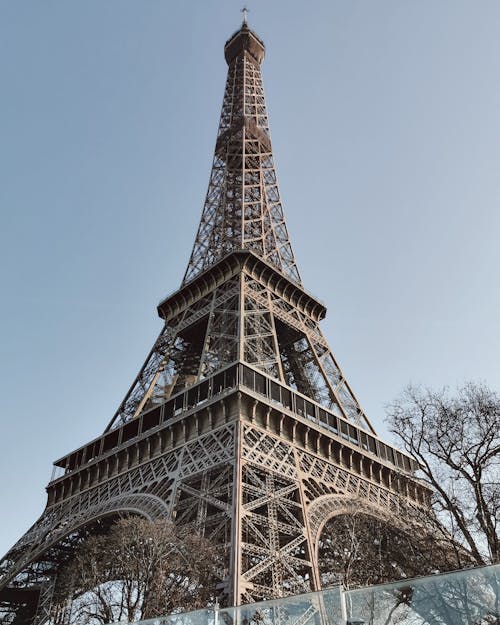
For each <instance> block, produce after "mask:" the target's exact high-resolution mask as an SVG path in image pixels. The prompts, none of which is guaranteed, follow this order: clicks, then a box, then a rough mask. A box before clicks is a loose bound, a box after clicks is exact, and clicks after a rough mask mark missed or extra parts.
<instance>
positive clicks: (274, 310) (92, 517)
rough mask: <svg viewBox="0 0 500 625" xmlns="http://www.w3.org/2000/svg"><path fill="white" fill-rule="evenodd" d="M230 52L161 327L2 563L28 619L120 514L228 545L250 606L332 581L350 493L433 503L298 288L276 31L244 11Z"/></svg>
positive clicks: (236, 587)
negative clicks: (195, 207) (277, 88)
mask: <svg viewBox="0 0 500 625" xmlns="http://www.w3.org/2000/svg"><path fill="white" fill-rule="evenodd" d="M225 56H226V60H227V62H228V65H229V69H228V77H227V82H226V88H225V92H224V101H223V106H222V114H221V120H220V125H219V132H218V136H217V143H216V148H215V156H214V162H213V167H212V172H211V175H210V182H209V188H208V193H207V197H206V201H205V205H204V208H203V213H202V217H201V222H200V227H199V229H198V233H197V236H196V240H195V244H194V247H193V251H192V254H191V258H190V260H189V263H188V267H187V270H186V274H185V276H184V280H183V282H182V285H181V287H180V289H179V290H178V291H176V292H175V293H174V294H173V295H171V296H170V297H168V298H167V299H166V300H164V301H163V302H162V303H161V304H160V305H159V307H158V312H159V314H160V316H161V318H162V319H163V320H164V322H165V325H164V327H163V329H162V331H161V332H160V334H159V337H158V339H157V340H156V342H155V344H154V346H153V348H152V350H151V352H150V353H149V355H148V357H147V359H146V362H145V363H144V365H143V367H142V368H141V370H140V372H139V374H138V375H137V377H136V379H135V380H134V383H133V384H132V386H131V388H130V390H129V392H128V393H127V395H126V396H125V398H124V400H123V402H122V403H121V404H120V406H119V409H118V411H117V412H116V414H115V415H114V417H113V419H112V420H111V422H110V424H109V425H108V427H107V428H106V430H105V432H104V434H103V435H102V436H101V437H100V438H98V439H96V440H94V441H91V442H90V443H88V444H87V445H85V446H83V447H82V448H80V449H78V450H75V451H74V452H71V453H70V454H68V455H67V456H65V457H64V458H62V459H60V460H58V461H56V463H55V465H56V469H57V470H58V471H60V473H59V474H57V475H55V476H54V478H53V480H52V481H51V482H50V483H49V486H48V489H47V490H48V503H47V507H46V509H45V511H44V512H43V514H42V516H41V517H40V519H39V520H38V521H37V522H36V523H35V524H34V525H33V526H32V527H31V529H30V530H29V531H28V532H26V534H25V535H24V536H23V537H22V538H21V539H20V540H19V541H18V542H17V543H16V545H14V547H13V548H12V549H11V550H10V551H9V553H8V554H7V555H6V556H5V557H4V558H3V559H2V560H1V561H0V612H1V611H2V610H3V611H4V612H5V611H6V610H7V611H8V606H9V601H10V605H11V606H12V605H14V603H16V601H17V604H16V605H18V606H20V607H19V610H18V617H19V618H21V621H22V618H25V622H30V624H32V625H43V624H44V623H45V622H46V621H47V619H48V616H49V615H51V614H52V613H53V612H51V611H53V609H54V607H53V606H52V589H53V585H54V580H55V579H56V576H57V571H58V569H59V568H60V566H61V565H62V564H64V562H65V561H66V560H67V559H68V558H70V557H71V554H72V553H73V552H74V549H75V548H76V546H77V545H78V544H80V542H81V541H82V540H85V538H86V537H87V536H88V535H89V533H90V534H91V533H93V532H95V531H105V530H106V527H107V525H106V523H108V524H109V523H110V522H111V520H112V519H113V515H119V514H122V513H128V514H138V515H142V516H144V517H146V518H149V519H155V518H162V517H167V518H171V519H173V520H175V522H176V523H178V524H181V525H187V526H192V527H193V528H194V529H196V530H197V531H199V532H202V533H204V534H205V535H206V536H209V537H211V538H212V539H213V540H214V541H216V542H218V543H219V544H221V545H223V546H224V547H225V550H226V555H227V558H226V570H225V574H224V582H223V588H222V591H221V592H222V594H223V597H221V599H222V600H223V601H225V602H226V603H233V604H239V603H241V602H251V601H256V600H260V599H266V598H270V597H279V596H282V595H286V594H293V593H299V592H303V591H308V590H313V589H318V588H319V586H320V577H319V571H318V566H317V553H316V552H317V547H318V544H319V538H320V533H321V528H322V524H323V523H324V521H325V520H326V519H327V518H329V517H331V516H332V515H335V514H340V513H342V511H345V510H346V509H347V508H348V507H349V506H351V507H352V506H353V505H356V506H358V507H359V508H362V509H364V510H370V511H371V512H372V513H373V514H375V515H378V516H380V515H386V516H389V515H391V516H392V517H394V518H397V519H399V521H398V522H401V523H404V519H405V518H408V517H410V516H411V517H415V516H418V514H419V510H420V509H421V508H422V506H424V507H425V506H426V505H428V498H429V493H428V491H427V490H426V488H425V487H424V486H422V484H420V483H419V482H418V481H417V480H415V478H414V477H413V471H414V469H415V467H416V465H415V463H414V462H413V461H412V460H411V459H409V458H408V457H406V456H404V454H401V452H398V451H396V450H394V449H393V448H391V447H390V446H388V445H386V444H384V443H382V441H380V439H378V438H377V436H376V434H375V432H374V430H373V427H372V426H371V424H370V422H369V421H368V419H367V417H366V415H365V414H364V412H363V410H362V409H361V407H360V405H359V402H358V401H357V399H356V397H355V396H354V394H353V392H352V390H351V388H350V386H349V384H348V383H347V381H346V379H345V377H344V375H343V374H342V371H341V369H340V367H339V366H338V364H337V362H336V360H335V358H334V356H333V353H332V352H331V350H330V348H329V346H328V343H327V341H326V339H325V338H324V336H323V334H322V332H321V329H320V325H319V324H320V321H321V320H322V319H323V317H324V315H325V313H326V309H325V308H324V306H323V305H322V304H321V303H320V302H318V301H317V300H315V299H314V298H313V297H312V296H311V295H309V294H308V293H307V292H306V291H305V290H304V289H303V287H302V284H301V280H300V276H299V272H298V269H297V266H296V263H295V259H294V255H293V252H292V248H291V245H290V241H289V237H288V233H287V228H286V224H285V220H284V216H283V209H282V205H281V200H280V195H279V190H278V185H277V179H276V172H275V169H274V161H273V155H272V149H271V140H270V135H269V125H268V118H267V112H266V104H265V99H264V92H263V87H262V78H261V71H260V64H261V62H262V59H263V57H264V45H263V43H262V42H261V41H260V39H259V38H258V37H257V36H256V35H255V33H253V32H252V31H250V30H249V29H248V27H247V25H246V24H243V26H242V27H241V29H240V30H239V31H238V32H237V33H235V34H234V35H233V37H231V39H230V40H229V41H228V42H227V43H226V46H225ZM12 609H14V608H12ZM58 609H59V610H61V609H66V608H61V607H60V606H59V608H58ZM22 611H24V612H22ZM21 612H22V613H23V614H29V615H30V616H29V618H28V617H21V616H19V614H21ZM314 613H315V612H314V610H313V612H312V613H311V615H309V616H310V617H311V618H312V617H313V615H314ZM309 616H308V618H309ZM0 617H1V614H0ZM26 619H28V620H26ZM30 619H31V620H30ZM61 619H62V616H61ZM306 620H307V619H306ZM304 622H305V621H304Z"/></svg>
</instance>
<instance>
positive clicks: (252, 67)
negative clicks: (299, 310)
mask: <svg viewBox="0 0 500 625" xmlns="http://www.w3.org/2000/svg"><path fill="white" fill-rule="evenodd" d="M244 11H246V9H244ZM264 54H265V46H264V43H263V42H262V40H261V39H260V38H259V37H258V36H257V35H256V34H255V33H254V32H253V31H252V30H250V29H249V28H248V26H247V22H246V13H244V20H243V24H242V26H241V28H240V29H239V30H238V31H237V32H235V33H234V35H233V36H232V37H231V38H230V39H229V40H228V41H227V42H226V45H225V47H224V56H225V58H226V62H227V64H228V73H227V80H226V88H225V91H224V99H223V103H222V112H221V116H220V122H219V130H218V133H217V140H216V144H215V154H214V159H213V164H212V171H211V174H210V180H209V184H208V191H207V195H206V199H205V204H204V207H203V212H202V216H201V220H200V225H199V228H198V232H197V235H196V239H195V242H194V246H193V250H192V253H191V257H190V259H189V263H188V266H187V269H186V273H185V275H184V281H183V284H186V283H188V282H189V281H190V280H192V279H193V278H194V277H196V276H197V275H198V274H199V273H201V272H202V271H204V270H206V269H207V268H208V267H210V266H211V265H213V264H214V263H216V262H217V261H219V260H220V259H221V258H222V257H224V256H225V255H226V254H229V253H230V252H232V251H235V250H251V251H252V252H254V253H255V254H257V255H258V256H259V257H261V258H262V259H263V260H265V261H266V262H268V263H270V264H272V265H273V266H274V267H275V268H276V269H277V270H278V271H280V272H281V273H283V274H284V275H285V276H287V277H288V278H289V279H291V280H292V281H294V282H295V283H297V284H300V283H301V280H300V275H299V271H298V268H297V265H296V262H295V257H294V254H293V251H292V246H291V244H290V240H289V237H288V230H287V227H286V223H285V218H284V215H283V206H282V203H281V198H280V193H279V188H278V181H277V177H276V170H275V166H274V158H273V151H272V146H271V136H270V132H269V122H268V115H267V108H266V101H265V97H264V88H263V85H262V75H261V64H262V61H263V59H264Z"/></svg>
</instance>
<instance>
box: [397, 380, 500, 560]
mask: <svg viewBox="0 0 500 625" xmlns="http://www.w3.org/2000/svg"><path fill="white" fill-rule="evenodd" d="M388 422H389V426H390V429H391V431H392V432H393V433H394V434H396V436H397V438H398V439H399V440H400V441H401V442H402V445H403V447H404V449H405V450H406V451H407V452H408V453H409V454H411V455H412V456H413V457H414V458H416V460H418V462H419V463H420V467H421V470H420V475H419V477H421V478H422V479H423V480H424V481H425V482H427V484H429V486H431V488H432V489H433V491H434V497H433V503H432V511H433V513H434V514H435V518H434V517H431V516H430V518H429V520H430V522H433V523H434V526H435V528H436V531H437V532H439V531H441V533H442V536H443V537H446V536H448V538H449V544H450V546H451V547H452V548H454V550H455V556H456V562H457V566H456V568H461V567H463V566H466V565H467V564H469V563H470V561H471V560H472V562H473V563H474V564H477V565H484V564H488V563H494V562H498V561H500V542H499V534H498V530H499V527H500V398H499V397H498V396H497V395H496V394H495V393H494V392H493V391H491V390H490V389H488V388H487V387H486V386H484V385H481V384H474V383H469V384H466V385H465V386H463V387H461V388H459V389H458V391H457V393H456V395H450V393H449V391H448V390H447V389H443V390H441V391H433V390H429V389H422V388H415V387H412V386H409V387H408V388H407V389H406V390H405V391H404V392H403V393H402V395H401V396H400V397H399V398H398V399H396V400H395V401H394V402H393V403H392V404H391V405H390V406H389V409H388ZM436 520H438V521H440V522H441V523H442V524H443V525H444V527H445V528H446V530H447V532H444V531H443V530H442V529H440V527H442V526H440V525H439V523H438V522H436ZM457 541H458V543H460V544H461V545H463V546H464V547H465V548H466V550H467V552H468V553H465V552H464V550H462V549H460V548H457V546H456V545H457Z"/></svg>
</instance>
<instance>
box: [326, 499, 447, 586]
mask: <svg viewBox="0 0 500 625" xmlns="http://www.w3.org/2000/svg"><path fill="white" fill-rule="evenodd" d="M318 556H319V566H320V572H321V576H322V583H323V586H329V585H332V584H339V583H341V584H342V585H343V586H344V588H356V587H359V586H368V585H372V584H381V583H387V582H392V581H396V580H401V579H404V578H410V577H415V576H419V575H429V574H431V573H434V572H436V571H437V570H440V571H447V570H449V569H451V568H454V564H455V562H454V554H453V552H451V551H450V549H449V545H448V544H447V543H445V541H443V540H442V539H441V537H440V536H436V535H435V534H434V532H433V531H431V530H430V528H429V526H428V525H426V524H423V523H422V522H421V519H411V518H408V520H407V522H406V524H405V525H402V524H396V523H395V522H394V521H391V520H388V519H384V518H375V517H374V516H371V515H368V514H366V513H364V512H363V511H362V510H359V509H358V510H356V509H355V506H353V511H352V512H350V513H345V514H342V515H339V516H337V517H334V518H332V519H331V520H330V521H328V522H327V523H326V525H325V527H324V529H323V532H322V534H321V542H320V546H319V550H318Z"/></svg>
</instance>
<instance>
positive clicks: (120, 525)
mask: <svg viewBox="0 0 500 625" xmlns="http://www.w3.org/2000/svg"><path fill="white" fill-rule="evenodd" d="M220 562H221V559H220V557H219V554H218V550H217V549H216V548H215V547H214V546H213V545H212V544H211V543H210V542H209V541H208V540H207V539H205V538H202V537H201V536H199V535H197V534H196V533H193V532H191V533H188V532H187V531H181V530H179V528H177V527H175V526H174V524H173V523H171V522H169V521H166V520H161V521H155V522H151V521H147V520H145V519H142V518H138V517H131V518H126V519H121V520H119V521H117V522H116V523H115V524H114V525H113V526H112V527H111V530H110V531H109V533H108V534H106V535H98V536H91V537H90V538H88V539H87V540H86V541H85V542H84V543H83V544H82V545H81V546H80V547H79V548H78V550H77V551H76V553H75V556H74V557H73V558H72V560H71V561H70V562H69V563H68V565H67V566H66V567H65V568H64V569H63V570H62V571H61V573H60V575H59V577H58V586H57V600H58V603H59V605H60V606H64V604H65V603H67V602H68V600H69V601H72V608H71V623H72V624H74V625H103V624H105V623H111V622H115V621H122V620H124V621H128V622H130V621H135V620H139V619H146V618H153V617H156V616H160V615H164V614H167V613H169V612H172V611H174V610H176V611H182V610H194V609H197V608H201V607H205V606H207V605H208V604H210V602H212V601H213V600H214V598H215V592H216V584H217V582H218V581H219V577H218V571H219V567H220Z"/></svg>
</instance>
